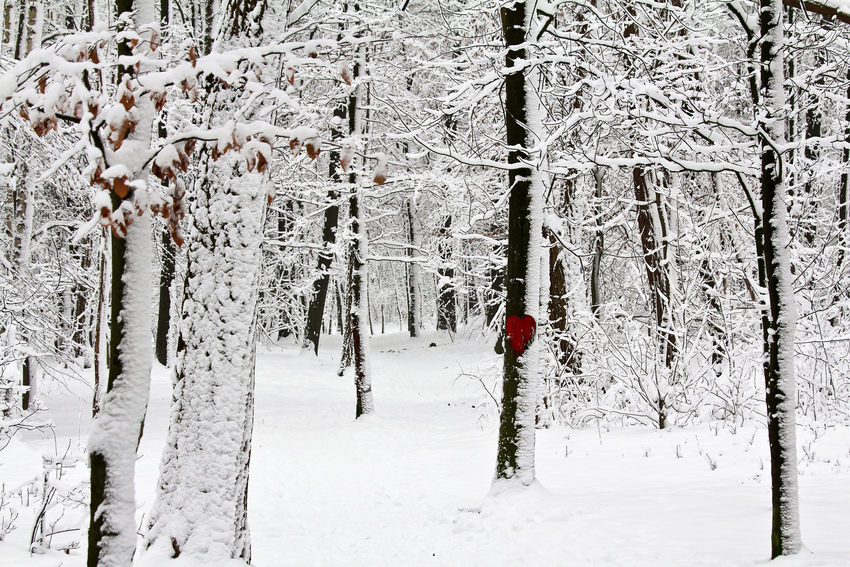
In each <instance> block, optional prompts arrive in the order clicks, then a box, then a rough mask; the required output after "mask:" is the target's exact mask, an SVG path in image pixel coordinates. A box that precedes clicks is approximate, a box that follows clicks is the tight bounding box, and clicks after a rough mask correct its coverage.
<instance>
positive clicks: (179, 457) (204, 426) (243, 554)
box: [147, 0, 269, 563]
mask: <svg viewBox="0 0 850 567" xmlns="http://www.w3.org/2000/svg"><path fill="white" fill-rule="evenodd" d="M220 9H221V14H222V22H221V29H222V36H221V37H222V41H221V42H220V43H221V44H224V45H227V46H234V47H235V46H237V45H241V46H245V45H246V44H248V45H254V44H255V43H256V40H257V38H258V37H260V34H261V33H262V28H261V22H262V18H263V14H264V12H265V9H266V1H265V0H228V1H227V2H226V3H223V4H222V5H221V8H220ZM253 33H256V34H257V35H256V37H255V36H253ZM216 45H219V44H218V43H216ZM234 98H235V97H234V95H233V94H232V93H231V92H229V91H223V90H222V88H221V87H220V85H218V84H217V83H215V82H212V81H211V82H209V83H208V92H207V97H206V108H205V116H204V122H205V123H206V124H211V125H212V124H217V123H220V122H222V121H224V120H226V119H227V116H226V110H227V109H228V108H230V107H231V106H230V105H232V104H233V103H234ZM211 153H212V152H211V150H210V149H209V148H206V149H205V150H204V152H203V154H202V155H201V158H200V159H201V171H200V174H199V177H198V180H197V182H196V184H195V188H194V197H195V198H194V199H193V200H192V201H191V206H190V212H191V214H192V217H193V218H194V225H193V227H192V232H191V234H190V235H189V238H188V251H187V267H186V271H187V273H186V285H185V289H184V297H183V305H182V311H181V318H182V321H181V326H180V336H179V339H178V345H177V365H176V384H175V387H174V402H173V405H172V410H171V423H170V425H169V428H168V437H167V440H166V448H165V452H164V454H163V458H162V466H161V469H160V480H159V487H158V490H157V496H156V501H155V502H154V505H153V509H152V510H151V515H150V520H149V531H148V534H147V546H148V548H149V551H148V553H152V554H153V557H154V558H155V559H156V560H160V559H162V556H164V557H171V558H176V557H179V556H184V555H185V556H189V557H193V558H195V560H197V561H200V562H202V563H217V562H221V561H224V560H229V559H237V560H241V561H243V562H245V563H250V560H251V543H250V535H249V530H248V476H249V463H250V458H251V437H252V431H253V423H254V377H255V366H256V364H255V363H256V334H257V329H256V324H257V323H256V321H257V308H258V297H259V281H260V270H261V265H262V262H261V258H262V253H261V243H262V229H263V224H264V217H265V204H266V200H267V195H268V193H267V187H266V186H267V183H268V182H269V180H268V178H267V175H268V174H259V173H247V172H246V171H245V161H244V159H243V158H242V157H241V156H239V155H237V154H236V153H235V152H230V153H227V154H225V155H224V156H222V157H221V158H220V159H218V160H217V161H216V160H214V159H213V157H212V155H211ZM210 294H212V296H214V297H215V298H216V301H210V300H209V297H210ZM199 487H201V488H199ZM190 561H191V560H190Z"/></svg>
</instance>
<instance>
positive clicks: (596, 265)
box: [590, 167, 605, 319]
mask: <svg viewBox="0 0 850 567" xmlns="http://www.w3.org/2000/svg"><path fill="white" fill-rule="evenodd" d="M604 175H605V172H604V170H603V169H602V168H601V167H597V168H594V170H593V179H594V181H595V184H596V192H595V193H596V205H595V206H594V208H593V211H594V213H593V214H594V216H595V217H596V232H595V234H594V236H593V263H592V264H591V268H590V311H591V313H593V314H594V315H595V316H596V318H597V319H599V317H600V315H599V308H600V307H602V281H601V276H602V254H603V252H604V250H605V240H604V238H605V236H604V232H603V223H602V178H603V176H604Z"/></svg>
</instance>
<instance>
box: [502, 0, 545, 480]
mask: <svg viewBox="0 0 850 567" xmlns="http://www.w3.org/2000/svg"><path fill="white" fill-rule="evenodd" d="M500 12H501V19H502V30H503V33H504V36H505V43H506V45H507V48H508V51H507V55H506V57H505V67H506V68H507V70H508V73H507V75H506V77H505V126H506V130H507V144H508V146H509V147H510V148H512V149H511V150H510V152H509V154H508V162H509V163H511V164H519V163H523V162H527V161H528V160H529V158H530V152H529V148H532V147H533V146H535V145H536V144H537V140H538V137H537V136H538V135H539V134H540V132H541V131H542V124H541V123H540V116H539V112H540V101H539V99H538V97H537V93H536V91H535V90H534V87H535V81H534V77H533V75H534V71H533V69H527V68H525V67H524V62H525V60H527V59H528V58H529V57H528V55H529V54H528V48H527V46H526V42H527V41H528V33H529V29H531V21H532V18H533V5H530V4H529V3H527V2H514V3H512V4H510V5H507V6H503V7H502V8H501V9H500ZM517 67H518V69H516V70H512V69H514V68H517ZM508 183H509V189H510V192H511V193H510V201H509V205H508V248H507V260H508V265H507V272H506V277H505V288H506V293H507V296H506V303H505V313H506V316H507V317H508V321H509V322H510V321H511V319H510V318H511V317H517V318H519V320H520V321H528V319H525V318H526V317H531V318H533V320H535V321H537V320H539V313H540V272H541V264H542V228H543V227H542V216H543V183H542V179H541V173H540V172H539V171H538V170H536V169H531V168H529V167H521V168H518V169H511V170H510V171H509V173H508ZM504 343H505V345H504V347H505V354H504V375H503V381H502V413H501V417H500V424H499V446H498V452H497V457H496V474H495V478H494V487H495V484H496V483H500V482H504V481H516V482H519V483H520V484H521V485H524V486H528V485H530V484H531V483H532V482H533V481H534V443H535V435H534V423H535V417H536V407H537V399H538V397H539V376H538V372H539V371H538V365H539V361H538V358H539V349H540V345H539V341H538V340H536V338H532V339H531V340H530V342H528V343H527V344H526V345H524V346H525V348H524V349H523V348H522V346H523V345H522V344H521V343H522V341H520V344H517V345H516V346H517V347H520V348H516V347H515V345H514V341H512V340H507V339H506V340H505V341H504Z"/></svg>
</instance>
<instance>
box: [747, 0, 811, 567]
mask: <svg viewBox="0 0 850 567" xmlns="http://www.w3.org/2000/svg"><path fill="white" fill-rule="evenodd" d="M760 5H761V11H760V16H759V19H760V27H761V37H762V39H761V73H760V76H761V98H762V105H763V106H762V108H761V109H759V110H758V112H757V113H756V115H757V116H758V117H759V122H760V123H759V124H758V128H759V131H760V132H761V135H760V136H759V145H760V150H761V201H762V202H761V204H762V209H763V212H762V215H763V222H762V230H763V234H764V261H765V262H764V263H765V276H766V280H767V281H766V284H767V291H768V297H769V302H770V311H769V315H768V317H769V320H768V323H769V327H768V329H767V331H766V332H765V339H766V343H765V350H766V352H767V354H768V358H767V363H766V365H765V402H766V405H767V432H768V440H769V443H770V472H771V481H772V503H773V514H772V517H773V520H772V527H771V557H772V558H775V557H778V556H780V555H792V554H795V553H798V552H799V551H800V549H801V548H802V541H801V538H800V516H799V508H798V493H797V442H796V431H795V423H796V416H795V411H796V395H795V379H794V334H795V327H796V323H797V311H796V305H795V301H794V288H793V276H792V274H791V262H790V258H789V256H788V254H789V250H788V248H789V246H790V242H791V236H790V232H789V229H788V222H787V209H786V205H785V197H786V185H785V175H786V174H785V168H784V164H783V158H782V155H781V154H780V153H779V152H778V151H777V150H776V148H778V147H782V146H783V145H784V144H785V123H784V121H783V120H782V119H781V117H782V112H783V111H784V107H785V102H786V101H785V89H784V66H783V44H784V29H783V24H782V0H761V2H760Z"/></svg>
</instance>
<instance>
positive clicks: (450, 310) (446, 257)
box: [437, 216, 457, 333]
mask: <svg viewBox="0 0 850 567" xmlns="http://www.w3.org/2000/svg"><path fill="white" fill-rule="evenodd" d="M451 226H452V217H451V216H448V217H446V221H445V224H444V225H443V226H442V227H440V229H439V231H438V234H439V236H440V242H439V244H438V247H439V250H440V260H441V261H440V267H439V268H437V275H438V277H439V279H440V281H439V282H438V283H437V330H438V331H446V330H449V331H451V332H453V333H456V332H457V290H456V289H455V286H454V283H452V280H453V279H454V277H455V270H454V268H453V267H452V265H453V262H454V260H453V258H452V247H451V245H450V243H449V242H448V240H449V238H451V231H450V230H449V229H450V228H451Z"/></svg>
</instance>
